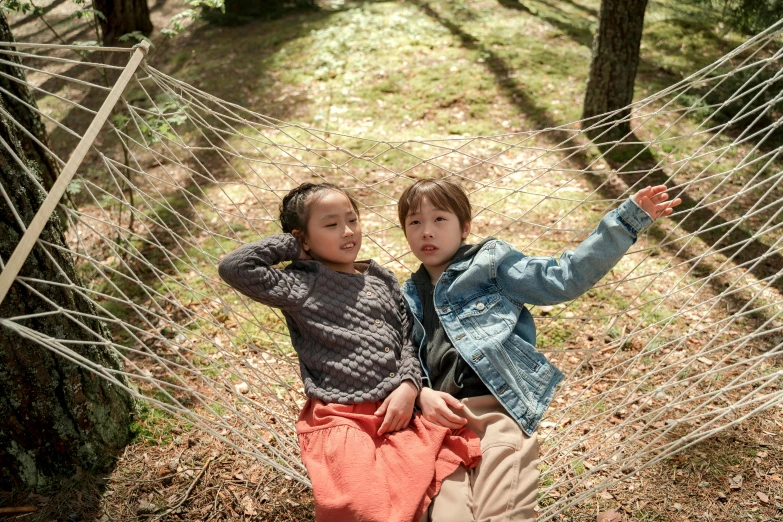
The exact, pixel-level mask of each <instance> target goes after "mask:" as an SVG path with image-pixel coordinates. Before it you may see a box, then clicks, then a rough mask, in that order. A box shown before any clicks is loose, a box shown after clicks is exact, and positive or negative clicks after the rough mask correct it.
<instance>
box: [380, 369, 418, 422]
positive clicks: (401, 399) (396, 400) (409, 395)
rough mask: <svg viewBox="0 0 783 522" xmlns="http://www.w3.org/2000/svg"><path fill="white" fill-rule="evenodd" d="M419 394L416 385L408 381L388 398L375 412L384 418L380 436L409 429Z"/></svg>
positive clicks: (403, 382)
mask: <svg viewBox="0 0 783 522" xmlns="http://www.w3.org/2000/svg"><path fill="white" fill-rule="evenodd" d="M418 393H419V392H418V390H417V389H416V385H415V384H413V383H412V382H411V381H410V380H409V379H406V380H404V381H402V384H400V385H399V386H398V387H397V389H396V390H394V391H393V392H391V393H390V394H389V396H388V397H386V400H385V401H383V404H381V407H380V408H378V411H376V412H375V415H378V416H379V417H380V416H383V423H382V424H381V427H380V429H379V430H378V435H383V434H384V433H391V432H393V431H399V430H404V429H405V428H407V427H408V424H410V422H411V417H412V416H413V405H414V404H415V402H416V395H418Z"/></svg>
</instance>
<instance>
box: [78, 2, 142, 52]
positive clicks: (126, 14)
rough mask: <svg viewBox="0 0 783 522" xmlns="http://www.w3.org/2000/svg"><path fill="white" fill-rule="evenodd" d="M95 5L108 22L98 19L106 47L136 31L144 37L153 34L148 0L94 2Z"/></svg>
mask: <svg viewBox="0 0 783 522" xmlns="http://www.w3.org/2000/svg"><path fill="white" fill-rule="evenodd" d="M93 5H94V6H95V9H97V10H98V11H100V12H101V13H103V16H105V17H106V20H103V19H102V18H100V17H99V18H98V21H99V23H100V26H101V34H102V35H103V43H104V45H111V44H113V43H115V42H116V41H117V38H119V37H120V36H122V35H124V34H128V33H132V32H134V31H140V32H141V33H142V34H143V35H144V36H149V35H150V33H152V21H151V20H150V9H149V7H148V6H147V0H94V2H93Z"/></svg>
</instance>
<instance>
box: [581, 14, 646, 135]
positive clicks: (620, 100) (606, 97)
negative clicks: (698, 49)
mask: <svg viewBox="0 0 783 522" xmlns="http://www.w3.org/2000/svg"><path fill="white" fill-rule="evenodd" d="M646 8H647V0H602V1H601V11H600V14H599V20H598V29H597V30H596V33H595V39H594V40H593V57H592V60H591V62H590V74H589V76H588V80H587V90H586V92H585V101H584V108H583V112H582V118H585V119H589V118H593V117H595V116H598V115H600V114H603V113H606V112H612V111H615V110H618V109H622V108H623V107H625V106H627V105H628V104H630V103H631V102H632V101H633V84H634V79H635V77H636V69H637V67H638V65H639V46H640V45H641V42H642V27H643V26H644V11H645V9H646ZM627 116H628V111H627V110H626V111H620V112H618V113H617V114H616V115H615V116H613V117H612V118H611V122H608V123H607V124H606V125H603V124H602V125H601V127H600V128H597V129H593V130H590V131H588V135H590V137H591V138H594V137H596V136H597V135H598V134H601V133H602V132H604V131H606V130H607V129H609V128H610V127H611V126H612V125H614V127H613V128H612V129H611V130H609V132H606V133H605V134H603V137H602V138H601V139H600V141H609V140H613V139H620V138H622V137H623V136H625V135H626V134H628V133H629V132H630V124H629V122H627V121H625V122H623V121H620V120H622V119H623V118H626V117H627ZM593 121H594V122H597V121H600V119H597V120H593ZM615 122H616V123H615ZM589 125H590V122H586V123H585V124H584V126H585V127H588V126H589Z"/></svg>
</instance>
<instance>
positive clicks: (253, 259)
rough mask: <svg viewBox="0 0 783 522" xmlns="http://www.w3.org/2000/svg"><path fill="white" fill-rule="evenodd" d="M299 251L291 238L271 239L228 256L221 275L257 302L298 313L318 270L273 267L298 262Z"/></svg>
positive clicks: (250, 245) (268, 238)
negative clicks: (283, 263) (297, 310)
mask: <svg viewBox="0 0 783 522" xmlns="http://www.w3.org/2000/svg"><path fill="white" fill-rule="evenodd" d="M299 251H300V245H299V241H297V239H296V238H295V237H294V236H292V235H291V234H278V235H274V236H269V237H266V238H264V239H261V240H260V241H256V242H253V243H248V244H246V245H243V246H241V247H239V248H238V249H236V250H235V251H233V252H232V253H230V254H229V255H227V256H226V257H225V258H224V259H223V261H221V262H220V265H219V266H218V274H220V277H221V278H222V279H223V280H224V281H225V282H226V283H228V284H229V285H231V286H232V287H233V288H235V289H236V290H238V291H239V292H241V293H243V294H245V295H246V296H248V297H249V298H251V299H253V300H255V301H258V302H260V303H263V304H265V305H269V306H274V307H275V308H280V309H281V310H296V309H298V308H300V307H301V306H302V304H303V303H304V302H305V300H306V299H307V297H308V296H309V295H310V292H311V291H312V289H313V287H314V286H315V281H316V279H317V277H318V272H317V270H315V269H313V270H306V269H303V270H298V269H297V270H291V269H289V270H280V269H277V268H273V266H274V265H276V264H278V263H281V262H283V261H295V260H296V259H297V258H298V257H299Z"/></svg>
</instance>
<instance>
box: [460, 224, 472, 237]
mask: <svg viewBox="0 0 783 522" xmlns="http://www.w3.org/2000/svg"><path fill="white" fill-rule="evenodd" d="M470 225H471V222H470V221H468V222H467V223H465V226H464V227H462V239H467V238H468V236H469V235H470Z"/></svg>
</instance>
